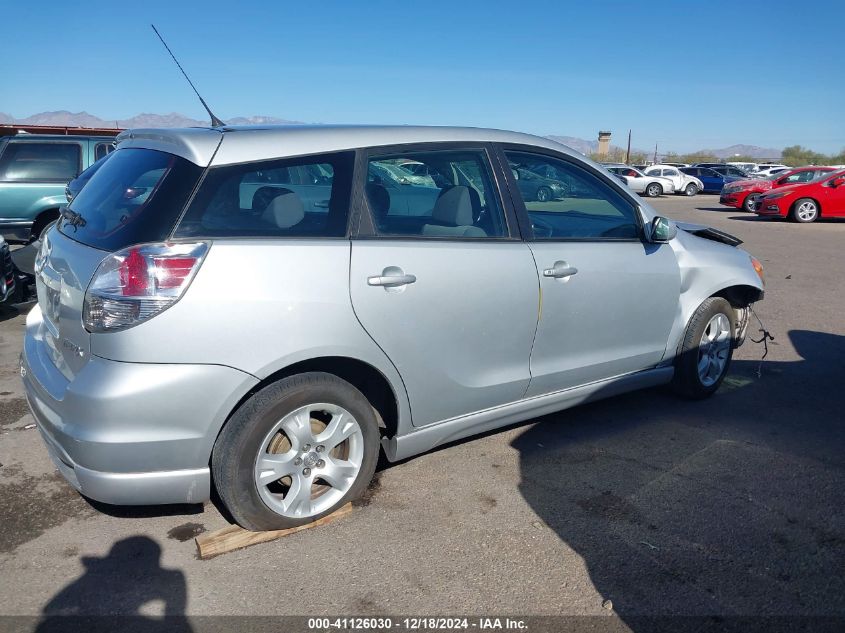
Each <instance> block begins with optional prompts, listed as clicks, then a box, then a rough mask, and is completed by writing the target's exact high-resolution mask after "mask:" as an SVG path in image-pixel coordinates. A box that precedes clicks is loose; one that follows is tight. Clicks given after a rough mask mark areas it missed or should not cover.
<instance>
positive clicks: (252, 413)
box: [211, 372, 379, 530]
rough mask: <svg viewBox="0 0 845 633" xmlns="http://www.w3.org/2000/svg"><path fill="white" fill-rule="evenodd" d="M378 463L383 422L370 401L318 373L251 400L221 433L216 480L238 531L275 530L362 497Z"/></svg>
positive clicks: (216, 449)
mask: <svg viewBox="0 0 845 633" xmlns="http://www.w3.org/2000/svg"><path fill="white" fill-rule="evenodd" d="M333 429H334V430H333ZM378 455H379V430H378V421H377V419H376V415H375V413H374V410H373V407H372V406H371V405H370V403H369V402H368V401H367V399H366V398H365V397H364V395H363V394H362V393H361V392H360V391H358V390H357V389H356V388H355V387H353V386H352V385H351V384H349V383H348V382H346V381H344V380H341V379H340V378H338V377H337V376H333V375H331V374H327V373H318V372H312V373H305V374H299V375H296V376H290V377H289V378H284V379H282V380H280V381H279V382H276V383H273V384H271V385H269V386H267V387H265V388H264V389H262V390H261V391H259V392H258V393H256V394H255V395H253V396H252V397H251V398H249V400H247V401H246V402H245V403H244V404H243V405H242V406H241V407H240V408H239V409H238V410H237V411H236V412H235V413H234V414H233V415H232V417H231V418H230V419H229V421H228V422H227V423H226V425H225V426H224V427H223V430H222V431H221V432H220V436H219V437H218V438H217V442H216V443H215V444H214V450H213V452H212V456H211V472H212V477H213V479H214V483H215V485H216V487H217V492H218V494H219V495H220V498H221V500H222V501H223V503H224V504H225V505H226V508H227V509H228V510H229V512H230V513H231V514H232V517H233V518H234V519H235V521H237V522H238V524H239V525H241V526H242V527H244V528H246V529H248V530H277V529H284V528H290V527H296V526H298V525H303V524H305V523H311V522H313V521H316V520H317V519H319V518H321V517H323V516H326V515H327V514H331V513H332V512H334V511H335V510H337V509H338V508H340V507H341V506H343V505H344V504H346V503H348V502H349V501H354V500H355V499H357V498H358V497H360V496H361V494H362V493H363V492H364V490H365V489H366V487H367V485H368V484H369V483H370V480H371V479H372V477H373V473H374V472H375V468H376V463H377V461H378ZM276 475H279V476H278V477H276Z"/></svg>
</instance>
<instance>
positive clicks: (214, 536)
mask: <svg viewBox="0 0 845 633" xmlns="http://www.w3.org/2000/svg"><path fill="white" fill-rule="evenodd" d="M350 512H352V504H351V503H347V504H346V505H345V506H343V507H341V508H338V509H337V510H335V511H334V512H332V513H331V514H329V515H326V516H324V517H323V518H322V519H317V520H316V521H314V522H312V523H306V524H305V525H299V526H297V527H292V528H287V529H285V530H268V531H266V532H250V531H249V530H245V529H243V528H242V527H241V526H240V525H230V526H229V527H224V528H222V529H220V530H215V531H214V532H208V533H207V534H201V535H200V536H198V537H196V538H195V539H194V541H195V542H196V544H197V552H198V553H199V557H200V558H201V559H202V560H207V559H209V558H214V557H215V556H220V554H226V553H228V552H234V551H235V550H238V549H243V548H244V547H249V546H250V545H257V544H258V543H267V542H268V541H275V540H276V539H279V538H282V537H283V536H289V535H290V534H294V533H296V532H301V531H302V530H307V529H310V528H315V527H319V526H321V525H325V524H326V523H331V522H332V521H334V520H335V519H339V518H340V517H342V516H345V515H347V514H349V513H350Z"/></svg>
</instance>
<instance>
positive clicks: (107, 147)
mask: <svg viewBox="0 0 845 633" xmlns="http://www.w3.org/2000/svg"><path fill="white" fill-rule="evenodd" d="M113 151H114V143H97V144H96V145H95V146H94V162H97V161H98V160H100V159H101V158H104V157H105V156H108V155H109V154H111V153H112V152H113Z"/></svg>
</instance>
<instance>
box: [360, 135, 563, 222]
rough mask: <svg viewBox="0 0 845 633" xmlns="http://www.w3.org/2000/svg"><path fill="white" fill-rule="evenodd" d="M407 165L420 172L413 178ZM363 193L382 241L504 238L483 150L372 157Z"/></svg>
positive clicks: (537, 181)
mask: <svg viewBox="0 0 845 633" xmlns="http://www.w3.org/2000/svg"><path fill="white" fill-rule="evenodd" d="M405 164H414V165H423V166H424V167H419V166H417V167H416V168H415V170H416V172H417V173H413V172H411V171H410V170H408V169H406V168H405V167H404V165H405ZM530 177H531V178H533V179H534V181H535V184H537V186H543V184H544V183H547V182H548V179H547V178H545V177H543V176H541V175H539V174H531V176H530ZM526 178H528V176H526ZM365 191H366V195H367V201H368V203H369V207H370V211H371V213H372V217H373V221H374V223H375V225H376V228H377V230H378V233H379V234H380V235H402V236H419V237H434V238H451V239H468V238H470V239H472V238H474V239H478V238H482V239H483V238H501V237H507V236H508V226H507V223H506V221H505V216H504V212H503V209H502V205H501V201H500V198H499V192H498V190H497V189H496V187H495V185H494V180H493V175H492V168H491V166H490V161H489V159H488V157H487V153H486V151H485V150H483V149H455V150H452V149H448V150H446V149H444V150H433V151H408V152H405V153H396V154H389V155H386V156H371V157H370V159H369V162H368V164H367V182H366V185H365ZM550 195H552V194H550Z"/></svg>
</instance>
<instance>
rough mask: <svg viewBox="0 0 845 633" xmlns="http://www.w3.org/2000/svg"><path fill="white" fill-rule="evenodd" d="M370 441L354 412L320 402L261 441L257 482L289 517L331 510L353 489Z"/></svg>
mask: <svg viewBox="0 0 845 633" xmlns="http://www.w3.org/2000/svg"><path fill="white" fill-rule="evenodd" d="M363 459H364V436H363V433H362V432H361V427H360V426H359V424H358V421H357V420H356V419H355V418H354V417H353V415H352V414H351V413H349V411H347V410H346V409H344V408H343V407H340V406H338V405H334V404H328V403H315V404H310V405H306V406H304V407H300V408H299V409H296V410H295V411H292V412H291V413H289V414H287V415H286V416H284V417H283V418H282V419H281V420H279V421H278V422H277V423H276V424H275V425H274V426H273V428H272V430H271V431H270V432H269V433H268V434H267V435H266V436H265V438H264V440H263V441H262V442H261V445H260V448H259V452H258V455H257V456H256V459H255V464H254V474H253V480H254V482H255V486H256V488H257V490H258V493H259V496H260V497H261V500H262V501H263V502H264V503H265V504H266V505H267V506H268V507H269V508H270V509H271V510H272V511H273V512H275V513H277V514H279V515H281V516H284V517H287V518H298V519H301V518H305V517H309V516H314V515H317V514H320V513H321V512H324V511H325V510H327V509H329V508H330V507H331V506H333V505H334V504H335V503H337V502H338V501H339V500H340V499H341V498H342V497H343V496H344V495H345V494H346V493H347V492H348V491H349V489H350V488H351V487H352V484H353V483H355V480H356V479H357V477H358V474H359V472H360V470H361V464H362V462H363Z"/></svg>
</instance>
